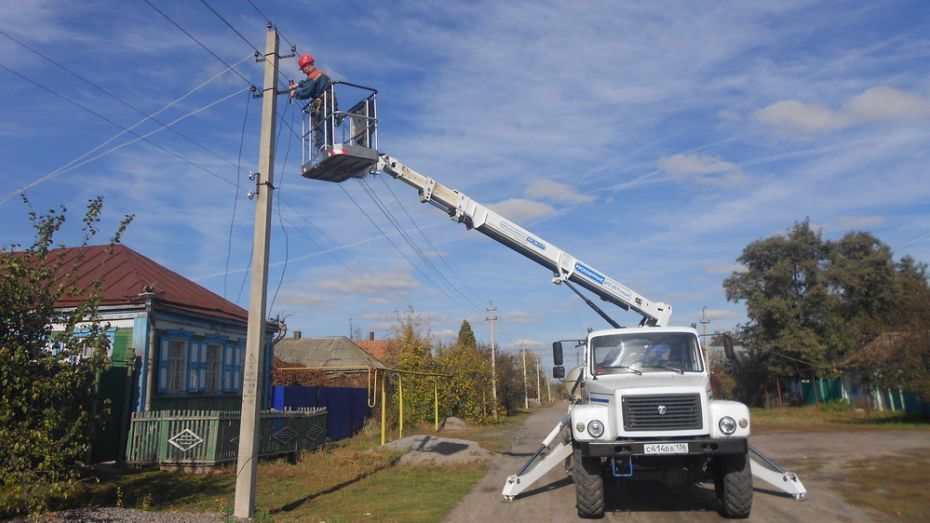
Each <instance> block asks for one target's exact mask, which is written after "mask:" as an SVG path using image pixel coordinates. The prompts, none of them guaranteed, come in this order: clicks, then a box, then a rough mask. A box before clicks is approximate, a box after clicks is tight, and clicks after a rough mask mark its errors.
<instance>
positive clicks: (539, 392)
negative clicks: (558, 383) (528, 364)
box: [536, 354, 542, 403]
mask: <svg viewBox="0 0 930 523" xmlns="http://www.w3.org/2000/svg"><path fill="white" fill-rule="evenodd" d="M536 401H538V402H540V403H542V387H540V386H539V355H538V354H537V355H536Z"/></svg>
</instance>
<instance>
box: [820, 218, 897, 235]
mask: <svg viewBox="0 0 930 523" xmlns="http://www.w3.org/2000/svg"><path fill="white" fill-rule="evenodd" d="M884 222H885V219H884V218H882V217H881V216H851V217H846V218H840V219H838V220H835V221H832V222H828V223H826V224H824V225H823V227H822V228H823V230H825V231H841V232H842V231H851V230H859V231H861V230H863V229H869V228H872V227H877V226H879V225H881V224H882V223H884Z"/></svg>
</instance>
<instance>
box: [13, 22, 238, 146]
mask: <svg viewBox="0 0 930 523" xmlns="http://www.w3.org/2000/svg"><path fill="white" fill-rule="evenodd" d="M0 34H2V35H3V36H5V37H7V38H9V39H10V40H12V41H13V42H16V43H17V44H19V45H20V46H22V47H24V48H26V49H27V50H29V51H30V52H32V53H34V54H36V55H38V56H39V57H41V58H43V59H44V60H46V61H47V62H49V63H51V64H52V65H54V66H56V67H58V68H59V69H61V70H63V71H65V72H66V73H68V74H70V75H72V76H74V77H76V78H78V79H79V80H81V81H83V82H84V83H86V84H88V85H90V86H91V87H94V88H95V89H97V90H98V91H100V92H102V93H104V94H105V95H107V96H109V97H110V98H112V99H114V100H116V101H117V102H119V103H121V104H123V105H124V106H126V107H128V108H130V109H132V110H134V111H136V112H137V113H139V114H141V115H142V116H144V117H145V118H144V119H142V120H140V121H139V122H137V123H136V124H134V125H133V126H131V127H130V129H134V128H136V127H138V126H139V125H141V124H142V123H143V122H145V121H146V120H152V121H153V122H155V123H156V124H158V125H161V126H163V127H167V128H168V130H169V131H171V132H172V133H174V134H176V135H177V136H180V137H181V138H183V139H185V140H186V141H188V142H189V143H192V144H194V145H196V146H198V147H200V148H201V149H202V150H204V151H206V152H207V153H209V154H211V155H213V156H214V157H215V158H217V159H219V160H222V161H225V162H227V163H230V164H232V162H230V161H229V160H227V159H226V158H223V157H222V156H220V155H219V154H218V153H216V152H214V151H213V150H211V149H209V148H207V147H206V146H205V145H203V144H202V143H200V142H198V141H196V140H194V139H193V138H190V137H188V136H187V135H185V134H184V133H182V132H181V131H178V130H177V129H174V128H172V127H168V126H165V124H164V123H162V122H161V121H159V120H158V119H156V118H155V115H157V114H160V113H162V112H164V111H165V110H167V109H168V108H170V107H172V106H173V105H175V104H177V103H178V102H180V101H181V100H183V99H184V98H186V97H187V96H188V95H190V94H191V93H193V92H194V91H196V90H197V89H199V88H200V87H203V86H205V85H207V83H209V82H210V81H212V80H214V79H215V78H217V77H218V76H219V75H218V74H217V75H214V76H212V77H211V78H210V79H209V80H208V81H207V82H205V83H203V84H201V86H200V87H198V88H195V89H194V90H192V91H190V92H188V93H187V94H186V95H184V96H182V97H181V98H179V99H178V100H175V101H174V102H171V103H169V104H168V105H166V106H165V107H163V108H162V109H159V110H158V111H157V112H155V113H154V114H152V115H149V114H147V113H145V112H144V111H143V110H141V109H139V108H138V107H136V106H134V105H132V104H131V103H129V102H127V101H125V100H123V99H122V98H120V97H119V96H117V95H115V94H113V93H111V92H110V91H108V90H107V89H105V88H103V87H101V86H100V85H98V84H96V83H94V82H92V81H91V80H88V79H87V78H85V77H84V76H82V75H81V74H80V73H78V72H76V71H74V70H72V69H69V68H68V67H65V66H64V65H62V64H60V63H58V62H56V61H55V60H53V59H52V58H50V57H48V56H46V55H45V54H43V53H41V52H40V51H38V50H36V49H34V48H33V47H31V46H29V45H28V44H26V43H24V42H22V41H20V40H18V39H17V38H15V37H13V36H12V35H10V34H8V33H7V32H5V31H3V30H2V29H0ZM249 58H250V57H248V56H247V57H246V58H244V59H242V60H240V61H239V62H237V63H235V64H233V65H239V64H241V63H242V62H244V61H245V60H247V59H249ZM224 72H225V71H224ZM122 134H125V131H124V132H123V133H119V134H117V135H115V136H113V137H112V138H110V139H109V140H107V141H106V142H104V143H102V144H101V145H99V146H97V147H96V148H94V149H92V150H91V151H89V152H88V153H85V156H86V155H88V154H90V153H92V152H93V151H95V150H96V149H99V148H100V147H103V146H104V145H106V144H107V143H109V142H110V141H113V140H114V139H116V138H117V137H119V136H121V135H122ZM81 158H82V157H78V158H77V159H75V160H73V161H77V160H80V159H81Z"/></svg>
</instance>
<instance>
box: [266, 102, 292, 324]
mask: <svg viewBox="0 0 930 523" xmlns="http://www.w3.org/2000/svg"><path fill="white" fill-rule="evenodd" d="M287 111H288V107H286V108H285V109H284V113H285V114H287ZM294 114H295V113H291V122H292V123H293V121H294ZM283 131H284V126H283V125H282V126H281V128H280V129H279V130H278V140H280V139H281V132H283ZM293 143H294V140H288V141H287V151H286V152H285V153H284V164H283V165H282V166H281V181H279V182H278V199H277V203H278V205H277V207H276V209H277V213H278V223H279V224H281V232H282V233H284V267H283V268H282V269H281V277H280V278H279V279H278V285H277V287H275V290H274V294H272V295H271V305H269V306H268V312H269V315H270V314H271V312H273V311H274V303H275V301H277V299H278V292H279V291H280V290H281V284H282V283H284V275H285V274H287V264H288V262H289V261H290V252H291V251H290V236H288V234H287V228H286V227H284V218H283V217H282V216H281V190H282V188H283V187H284V177H285V175H287V160H288V157H289V156H290V155H291V145H292V144H293ZM275 150H277V145H275Z"/></svg>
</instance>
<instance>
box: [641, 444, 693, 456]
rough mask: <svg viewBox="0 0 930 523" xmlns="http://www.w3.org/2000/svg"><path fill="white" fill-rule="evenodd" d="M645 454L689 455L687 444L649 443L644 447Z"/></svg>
mask: <svg viewBox="0 0 930 523" xmlns="http://www.w3.org/2000/svg"><path fill="white" fill-rule="evenodd" d="M643 452H644V453H645V454H687V453H688V444H687V443H647V444H645V445H643Z"/></svg>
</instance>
